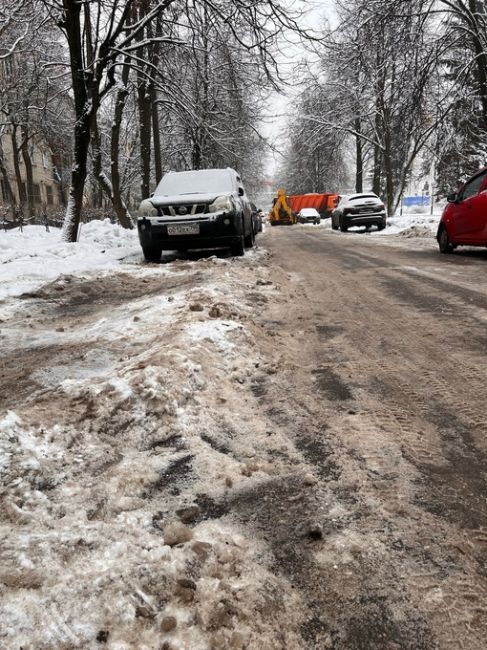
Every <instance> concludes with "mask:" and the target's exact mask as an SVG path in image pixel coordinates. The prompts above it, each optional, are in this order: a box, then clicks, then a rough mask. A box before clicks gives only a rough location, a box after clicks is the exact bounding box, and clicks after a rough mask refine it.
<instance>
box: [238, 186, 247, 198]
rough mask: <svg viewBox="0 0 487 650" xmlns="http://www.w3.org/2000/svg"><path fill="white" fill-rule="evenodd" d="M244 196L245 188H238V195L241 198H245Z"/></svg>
mask: <svg viewBox="0 0 487 650" xmlns="http://www.w3.org/2000/svg"><path fill="white" fill-rule="evenodd" d="M244 194H245V192H244V188H243V187H239V188H238V195H239V196H243V195H244Z"/></svg>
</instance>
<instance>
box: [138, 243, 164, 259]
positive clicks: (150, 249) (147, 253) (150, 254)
mask: <svg viewBox="0 0 487 650" xmlns="http://www.w3.org/2000/svg"><path fill="white" fill-rule="evenodd" d="M142 252H143V253H144V257H145V260H146V261H147V262H160V261H161V253H162V248H159V246H142Z"/></svg>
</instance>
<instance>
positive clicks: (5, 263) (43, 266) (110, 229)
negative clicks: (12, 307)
mask: <svg viewBox="0 0 487 650" xmlns="http://www.w3.org/2000/svg"><path fill="white" fill-rule="evenodd" d="M80 235H81V236H80V241H79V242H77V243H76V244H68V243H66V242H63V241H62V240H61V230H58V229H57V228H51V230H50V232H46V229H45V228H44V226H24V230H23V232H20V230H18V229H15V230H8V231H7V232H5V231H0V300H2V299H4V298H6V297H8V296H18V295H20V294H22V293H25V292H27V291H33V290H34V289H37V288H38V287H40V286H42V285H43V284H45V283H46V282H48V281H52V280H55V279H56V278H57V277H59V276H60V275H63V274H76V273H84V272H90V271H113V270H115V269H116V268H119V266H120V263H121V260H128V259H130V260H131V261H137V260H138V259H140V260H142V252H141V248H140V245H139V240H138V238H137V231H136V230H125V229H123V228H121V227H120V226H118V225H113V224H111V223H110V221H109V220H108V219H106V220H105V221H91V222H90V223H87V224H84V225H82V227H81V233H80Z"/></svg>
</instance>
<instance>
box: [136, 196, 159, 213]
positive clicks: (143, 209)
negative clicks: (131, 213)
mask: <svg viewBox="0 0 487 650" xmlns="http://www.w3.org/2000/svg"><path fill="white" fill-rule="evenodd" d="M139 214H140V215H143V216H145V217H157V215H158V214H159V212H158V210H157V208H155V207H154V206H153V205H152V203H151V201H149V199H144V200H143V201H142V203H141V204H140V205H139Z"/></svg>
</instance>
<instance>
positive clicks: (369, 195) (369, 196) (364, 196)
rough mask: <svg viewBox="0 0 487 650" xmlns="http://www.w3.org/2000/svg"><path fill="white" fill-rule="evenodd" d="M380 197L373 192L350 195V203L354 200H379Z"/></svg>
mask: <svg viewBox="0 0 487 650" xmlns="http://www.w3.org/2000/svg"><path fill="white" fill-rule="evenodd" d="M378 198H379V197H378V196H377V194H374V193H373V192H368V193H367V194H350V196H349V197H348V200H349V201H353V200H354V199H378Z"/></svg>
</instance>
